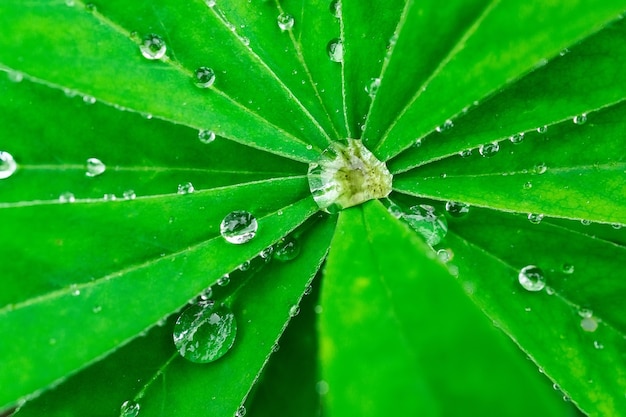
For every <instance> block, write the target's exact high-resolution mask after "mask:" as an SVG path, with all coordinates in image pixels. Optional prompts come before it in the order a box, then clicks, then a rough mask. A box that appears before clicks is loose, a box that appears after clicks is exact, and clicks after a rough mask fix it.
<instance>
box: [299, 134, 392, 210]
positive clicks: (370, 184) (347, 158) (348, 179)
mask: <svg viewBox="0 0 626 417" xmlns="http://www.w3.org/2000/svg"><path fill="white" fill-rule="evenodd" d="M346 141H347V144H341V143H338V142H336V143H334V144H333V145H331V146H330V147H328V148H327V149H326V150H325V151H324V152H323V153H322V156H321V158H320V160H319V161H318V162H317V163H313V164H311V165H309V172H308V180H309V188H310V190H311V194H312V195H313V199H314V200H315V202H316V203H317V205H318V206H319V207H320V208H321V209H323V210H325V211H327V212H329V213H336V212H338V211H340V210H343V209H345V208H347V207H352V206H356V205H359V204H361V203H363V202H365V201H368V200H372V199H377V198H383V197H386V196H387V195H389V193H390V192H391V181H392V176H391V173H389V170H388V169H387V167H386V166H385V164H384V163H382V162H380V161H379V160H378V159H376V157H375V156H374V155H373V154H372V153H371V152H370V151H369V150H368V149H367V148H366V147H365V146H363V144H362V143H361V141H360V140H356V139H346Z"/></svg>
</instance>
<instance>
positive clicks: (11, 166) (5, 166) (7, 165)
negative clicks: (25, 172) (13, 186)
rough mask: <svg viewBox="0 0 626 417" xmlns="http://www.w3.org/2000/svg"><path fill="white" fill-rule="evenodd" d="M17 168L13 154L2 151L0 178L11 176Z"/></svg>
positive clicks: (0, 155) (0, 154)
mask: <svg viewBox="0 0 626 417" xmlns="http://www.w3.org/2000/svg"><path fill="white" fill-rule="evenodd" d="M16 170H17V163H16V162H15V159H13V155H11V154H10V153H8V152H5V151H0V180H3V179H5V178H9V177H10V176H11V175H13V173H14V172H15V171H16Z"/></svg>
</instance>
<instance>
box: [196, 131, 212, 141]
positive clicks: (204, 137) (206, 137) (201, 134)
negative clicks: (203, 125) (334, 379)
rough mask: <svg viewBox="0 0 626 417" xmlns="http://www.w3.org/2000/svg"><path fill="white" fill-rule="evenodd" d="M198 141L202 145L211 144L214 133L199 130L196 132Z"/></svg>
mask: <svg viewBox="0 0 626 417" xmlns="http://www.w3.org/2000/svg"><path fill="white" fill-rule="evenodd" d="M198 139H200V142H202V143H204V144H208V143H211V142H213V141H214V140H215V132H214V131H212V130H200V131H198Z"/></svg>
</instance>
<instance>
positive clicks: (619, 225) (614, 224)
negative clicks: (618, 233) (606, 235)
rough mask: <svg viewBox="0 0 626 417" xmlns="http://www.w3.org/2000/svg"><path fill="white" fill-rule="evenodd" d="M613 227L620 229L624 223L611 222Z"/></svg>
mask: <svg viewBox="0 0 626 417" xmlns="http://www.w3.org/2000/svg"><path fill="white" fill-rule="evenodd" d="M611 227H612V228H613V229H615V230H619V229H621V228H622V225H621V224H620V223H611Z"/></svg>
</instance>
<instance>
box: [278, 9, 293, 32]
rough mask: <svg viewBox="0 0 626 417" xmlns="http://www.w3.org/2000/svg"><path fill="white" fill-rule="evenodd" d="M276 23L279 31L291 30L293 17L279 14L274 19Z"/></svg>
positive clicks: (287, 14)
mask: <svg viewBox="0 0 626 417" xmlns="http://www.w3.org/2000/svg"><path fill="white" fill-rule="evenodd" d="M276 22H277V23H278V27H279V28H280V30H282V31H285V30H291V28H293V24H294V19H293V16H292V15H290V14H289V13H281V14H279V15H278V17H277V18H276Z"/></svg>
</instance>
